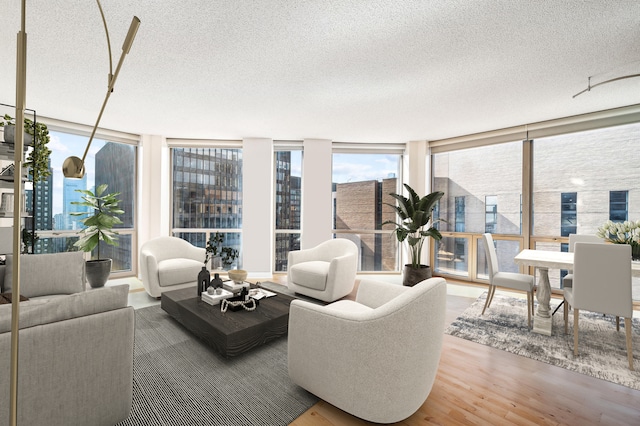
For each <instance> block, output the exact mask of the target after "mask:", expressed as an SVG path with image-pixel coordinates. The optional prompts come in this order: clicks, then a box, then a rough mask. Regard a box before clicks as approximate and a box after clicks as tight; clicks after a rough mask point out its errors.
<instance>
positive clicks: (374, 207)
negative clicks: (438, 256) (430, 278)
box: [333, 153, 402, 271]
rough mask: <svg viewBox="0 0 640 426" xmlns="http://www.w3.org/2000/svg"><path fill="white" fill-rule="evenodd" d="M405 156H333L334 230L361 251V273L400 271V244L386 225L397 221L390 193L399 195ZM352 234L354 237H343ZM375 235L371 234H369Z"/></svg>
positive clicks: (368, 154) (367, 154) (370, 154)
mask: <svg viewBox="0 0 640 426" xmlns="http://www.w3.org/2000/svg"><path fill="white" fill-rule="evenodd" d="M401 159H402V156H400V155H397V154H372V153H366V154H364V153H363V154H333V207H334V208H333V227H334V229H335V230H336V231H337V232H336V234H337V235H340V236H341V237H343V238H349V239H351V240H353V241H354V242H355V243H356V245H358V246H359V247H360V253H361V261H360V270H361V271H397V270H398V261H397V259H398V257H397V248H398V242H397V240H396V239H395V238H394V237H392V236H391V235H390V232H391V231H390V230H389V227H385V231H387V232H385V233H375V232H374V231H381V230H382V223H383V222H384V221H387V220H393V221H395V220H396V214H395V209H394V208H393V207H391V206H389V205H386V204H385V203H389V204H392V205H395V199H394V198H393V197H391V196H390V195H389V194H390V193H397V192H398V191H399V189H398V185H399V182H398V178H397V176H398V174H399V170H400V165H401ZM346 230H352V231H354V233H347V232H345V233H340V231H346ZM366 231H371V232H366Z"/></svg>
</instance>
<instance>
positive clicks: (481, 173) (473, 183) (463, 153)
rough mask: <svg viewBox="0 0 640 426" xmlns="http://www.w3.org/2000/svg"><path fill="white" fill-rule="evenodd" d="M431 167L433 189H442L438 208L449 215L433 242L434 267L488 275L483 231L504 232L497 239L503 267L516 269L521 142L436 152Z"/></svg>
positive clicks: (471, 275)
mask: <svg viewBox="0 0 640 426" xmlns="http://www.w3.org/2000/svg"><path fill="white" fill-rule="evenodd" d="M497 165H500V166H499V167H498V166H497ZM432 167H433V190H434V191H442V192H444V197H443V198H442V199H441V200H440V203H439V204H440V206H439V210H438V212H439V215H440V218H441V219H444V220H446V222H441V223H440V224H439V229H440V232H441V233H442V234H443V237H442V239H441V240H440V241H437V242H436V244H435V258H434V261H435V269H434V270H435V271H436V273H441V274H450V275H453V276H457V277H460V278H466V279H473V278H474V277H476V276H478V277H480V278H486V277H487V271H486V265H485V257H484V247H483V246H482V244H479V242H481V240H479V236H480V235H481V234H482V233H484V232H490V233H493V234H500V236H499V237H498V236H496V237H495V238H494V239H495V243H496V248H497V252H498V257H499V259H500V268H501V270H504V271H511V272H516V271H518V267H517V265H516V264H515V263H514V262H513V256H514V255H515V254H517V253H518V250H519V248H520V221H521V199H520V194H521V193H522V189H521V188H522V142H509V143H504V144H500V145H490V146H483V147H478V148H470V149H464V150H457V151H451V152H445V153H439V154H435V155H433V157H432Z"/></svg>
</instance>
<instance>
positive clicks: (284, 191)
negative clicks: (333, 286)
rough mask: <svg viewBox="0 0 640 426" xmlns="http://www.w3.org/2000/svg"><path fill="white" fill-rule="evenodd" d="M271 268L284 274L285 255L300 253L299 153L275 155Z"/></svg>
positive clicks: (288, 152) (300, 194)
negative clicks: (291, 252)
mask: <svg viewBox="0 0 640 426" xmlns="http://www.w3.org/2000/svg"><path fill="white" fill-rule="evenodd" d="M274 163H275V179H276V184H275V208H276V211H275V217H276V226H275V244H276V247H275V248H276V251H275V262H276V264H275V268H274V271H276V272H283V271H286V270H287V258H288V255H289V251H291V250H300V219H301V206H302V204H301V201H302V151H300V150H293V151H292V150H283V151H276V152H275V162H274Z"/></svg>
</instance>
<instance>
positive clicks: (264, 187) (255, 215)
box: [242, 138, 275, 278]
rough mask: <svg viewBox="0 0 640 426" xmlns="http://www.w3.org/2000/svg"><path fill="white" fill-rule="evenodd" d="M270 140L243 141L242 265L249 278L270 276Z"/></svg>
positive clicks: (272, 261)
mask: <svg viewBox="0 0 640 426" xmlns="http://www.w3.org/2000/svg"><path fill="white" fill-rule="evenodd" d="M273 173H274V153H273V140H271V139H262V138H249V139H243V141H242V268H243V269H245V270H246V271H248V272H249V276H250V277H251V278H263V277H271V272H272V270H273V265H274V260H273V247H274V242H273V238H274V232H273V228H274V210H275V206H274V204H273V194H274V188H273V184H274V176H273Z"/></svg>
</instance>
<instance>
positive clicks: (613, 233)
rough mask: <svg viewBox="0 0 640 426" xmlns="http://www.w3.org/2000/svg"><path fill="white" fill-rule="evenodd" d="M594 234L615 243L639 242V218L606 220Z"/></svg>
mask: <svg viewBox="0 0 640 426" xmlns="http://www.w3.org/2000/svg"><path fill="white" fill-rule="evenodd" d="M596 236H598V237H599V238H604V239H605V240H606V241H609V242H612V243H616V244H630V245H632V246H634V245H636V244H640V220H638V221H636V222H634V221H629V220H625V221H624V222H612V221H610V220H608V221H606V222H605V223H604V225H602V226H601V227H600V228H598V232H596Z"/></svg>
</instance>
